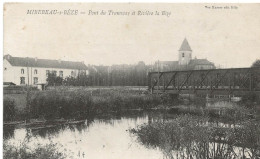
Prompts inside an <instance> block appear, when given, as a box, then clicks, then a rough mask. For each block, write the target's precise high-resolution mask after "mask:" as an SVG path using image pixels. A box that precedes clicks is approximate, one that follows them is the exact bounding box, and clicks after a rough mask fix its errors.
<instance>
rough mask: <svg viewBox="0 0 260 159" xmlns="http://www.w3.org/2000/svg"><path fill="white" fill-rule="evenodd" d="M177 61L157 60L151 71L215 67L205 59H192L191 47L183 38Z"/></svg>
mask: <svg viewBox="0 0 260 159" xmlns="http://www.w3.org/2000/svg"><path fill="white" fill-rule="evenodd" d="M178 57H179V60H178V61H157V62H156V63H155V65H154V69H153V71H158V69H159V71H176V70H204V69H215V68H216V67H215V65H214V63H212V62H210V61H208V60H207V59H197V58H196V57H195V58H194V59H192V49H191V47H190V45H189V43H188V41H187V39H186V38H185V39H184V40H183V42H182V45H181V47H180V49H179V52H178Z"/></svg>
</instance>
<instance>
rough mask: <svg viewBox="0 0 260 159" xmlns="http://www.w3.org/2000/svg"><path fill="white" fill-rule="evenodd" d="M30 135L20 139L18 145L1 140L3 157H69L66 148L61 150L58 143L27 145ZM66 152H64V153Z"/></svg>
mask: <svg viewBox="0 0 260 159" xmlns="http://www.w3.org/2000/svg"><path fill="white" fill-rule="evenodd" d="M29 139H30V137H28V138H26V139H25V140H23V141H21V142H20V143H19V144H18V145H15V144H13V143H9V142H7V141H4V142H3V158H5V159H36V158H39V159H66V158H70V156H69V155H70V154H69V152H68V151H67V150H65V151H64V150H62V149H61V147H62V146H60V145H58V144H56V143H53V142H51V140H50V142H49V143H47V144H37V145H34V146H29V144H28V143H29ZM64 152H66V153H64Z"/></svg>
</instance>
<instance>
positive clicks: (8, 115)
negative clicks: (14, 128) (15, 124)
mask: <svg viewBox="0 0 260 159" xmlns="http://www.w3.org/2000/svg"><path fill="white" fill-rule="evenodd" d="M3 105H4V121H11V120H14V117H15V114H16V112H15V102H14V100H12V99H10V98H4V104H3Z"/></svg>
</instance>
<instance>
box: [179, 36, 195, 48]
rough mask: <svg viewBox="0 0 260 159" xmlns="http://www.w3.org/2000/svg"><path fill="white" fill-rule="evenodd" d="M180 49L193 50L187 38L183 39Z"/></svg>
mask: <svg viewBox="0 0 260 159" xmlns="http://www.w3.org/2000/svg"><path fill="white" fill-rule="evenodd" d="M179 51H192V50H191V48H190V45H189V43H188V41H187V39H186V38H185V39H184V40H183V42H182V44H181V47H180V49H179Z"/></svg>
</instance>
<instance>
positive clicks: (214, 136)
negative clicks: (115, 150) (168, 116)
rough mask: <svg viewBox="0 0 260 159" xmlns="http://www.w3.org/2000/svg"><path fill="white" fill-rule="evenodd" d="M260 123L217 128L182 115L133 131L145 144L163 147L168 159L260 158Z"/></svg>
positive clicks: (248, 122) (200, 120)
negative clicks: (178, 158)
mask: <svg viewBox="0 0 260 159" xmlns="http://www.w3.org/2000/svg"><path fill="white" fill-rule="evenodd" d="M259 124H260V123H259V122H253V121H244V122H243V123H241V124H240V126H239V127H234V128H225V127H214V126H213V125H211V124H209V119H208V118H207V117H195V116H192V115H180V116H178V117H177V118H175V119H174V120H170V121H157V122H153V123H150V124H144V125H141V126H139V127H138V128H137V129H132V130H131V132H132V133H135V134H136V135H137V137H138V139H139V141H140V143H142V144H143V145H145V146H147V147H158V148H160V149H161V150H162V151H163V152H164V153H165V155H166V156H167V157H168V158H177V157H178V156H179V157H180V158H185V159H186V158H187V159H190V158H221V159H230V158H240V157H242V158H243V157H244V156H247V157H248V158H252V159H255V158H258V157H260V156H259V155H260V125H259Z"/></svg>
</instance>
